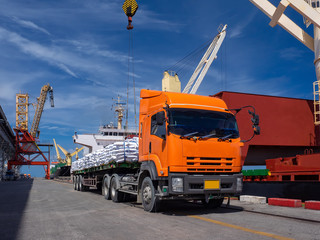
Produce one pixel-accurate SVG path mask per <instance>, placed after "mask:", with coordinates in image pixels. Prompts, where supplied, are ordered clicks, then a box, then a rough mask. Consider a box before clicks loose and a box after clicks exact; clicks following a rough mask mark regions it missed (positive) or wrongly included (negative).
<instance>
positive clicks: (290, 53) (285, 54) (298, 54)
mask: <svg viewBox="0 0 320 240" xmlns="http://www.w3.org/2000/svg"><path fill="white" fill-rule="evenodd" d="M304 53H305V51H303V50H301V49H297V48H295V47H291V48H286V49H282V50H281V51H280V53H279V55H280V57H281V58H283V59H285V60H299V59H301V58H303V57H304Z"/></svg>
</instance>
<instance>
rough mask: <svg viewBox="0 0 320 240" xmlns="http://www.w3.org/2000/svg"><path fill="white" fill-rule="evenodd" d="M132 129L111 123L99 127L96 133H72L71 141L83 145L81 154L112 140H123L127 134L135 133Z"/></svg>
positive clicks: (112, 141)
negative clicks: (119, 127) (120, 127)
mask: <svg viewBox="0 0 320 240" xmlns="http://www.w3.org/2000/svg"><path fill="white" fill-rule="evenodd" d="M137 134H138V133H136V132H135V131H134V130H127V129H117V128H115V127H113V125H112V124H109V125H104V126H100V127H99V132H98V133H97V134H77V133H75V134H74V135H73V142H74V143H77V144H80V145H82V146H84V147H85V148H84V152H83V155H87V154H89V153H92V152H95V151H97V150H99V149H102V148H103V147H104V146H107V145H109V144H112V143H114V142H119V141H124V140H125V138H126V137H127V136H132V135H137Z"/></svg>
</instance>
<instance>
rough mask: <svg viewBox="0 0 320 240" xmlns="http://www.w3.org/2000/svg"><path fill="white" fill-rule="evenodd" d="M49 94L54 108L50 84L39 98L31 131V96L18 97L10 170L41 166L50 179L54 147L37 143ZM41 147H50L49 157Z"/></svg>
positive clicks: (9, 162) (44, 88)
mask: <svg viewBox="0 0 320 240" xmlns="http://www.w3.org/2000/svg"><path fill="white" fill-rule="evenodd" d="M48 93H49V95H50V102H51V107H54V102H53V88H52V87H51V86H50V85H49V84H47V85H44V86H43V87H42V88H41V92H40V97H38V98H37V102H36V111H35V115H34V118H33V122H32V126H31V129H30V131H29V129H28V115H29V95H28V94H21V93H20V94H17V95H16V127H15V128H14V131H15V135H16V136H15V156H14V157H13V159H12V160H10V161H8V170H10V169H11V168H12V167H13V166H21V165H40V166H43V167H44V170H45V172H46V178H47V179H50V147H52V146H53V145H52V144H49V143H48V144H40V143H36V139H37V138H39V133H40V131H39V130H38V129H39V124H40V119H41V115H42V112H43V108H44V104H45V102H46V99H47V94H48ZM40 147H48V151H46V152H45V153H47V156H45V154H44V152H43V151H42V150H41V149H40ZM39 158H42V159H39Z"/></svg>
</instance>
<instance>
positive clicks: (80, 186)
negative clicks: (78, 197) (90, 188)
mask: <svg viewBox="0 0 320 240" xmlns="http://www.w3.org/2000/svg"><path fill="white" fill-rule="evenodd" d="M82 181H83V176H81V175H80V176H79V191H81V192H84V191H85V190H86V187H85V186H83V183H82Z"/></svg>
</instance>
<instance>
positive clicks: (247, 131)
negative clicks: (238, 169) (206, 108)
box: [214, 92, 319, 159]
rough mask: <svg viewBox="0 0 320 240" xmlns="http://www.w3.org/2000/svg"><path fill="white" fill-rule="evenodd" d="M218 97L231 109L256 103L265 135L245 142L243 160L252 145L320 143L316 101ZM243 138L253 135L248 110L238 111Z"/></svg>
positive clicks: (224, 94)
mask: <svg viewBox="0 0 320 240" xmlns="http://www.w3.org/2000/svg"><path fill="white" fill-rule="evenodd" d="M214 96H215V97H219V98H221V99H223V100H224V101H225V102H226V104H227V106H228V108H229V109H232V108H240V107H242V106H246V105H252V106H254V107H255V109H256V113H257V114H259V116H260V127H261V135H259V136H255V137H254V139H253V140H251V141H250V142H248V143H246V144H245V147H244V149H243V159H244V158H245V157H246V154H247V151H248V148H249V147H250V146H265V147H269V148H268V149H269V151H270V146H273V147H286V146H287V147H289V146H290V147H306V148H307V147H309V146H319V141H318V140H316V139H317V137H316V134H315V127H314V119H313V101H311V100H304V99H295V98H285V97H273V96H264V95H255V94H245V93H235V92H220V93H218V94H216V95H214ZM237 121H238V125H239V131H240V136H241V139H243V140H244V139H249V138H250V137H251V135H252V123H251V121H250V115H249V114H248V109H244V110H242V111H241V112H239V113H238V114H237Z"/></svg>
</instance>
